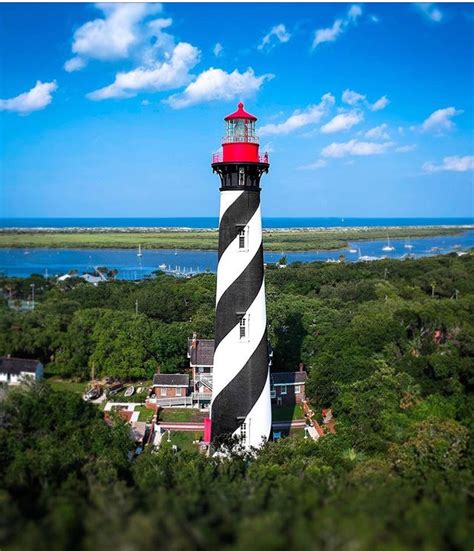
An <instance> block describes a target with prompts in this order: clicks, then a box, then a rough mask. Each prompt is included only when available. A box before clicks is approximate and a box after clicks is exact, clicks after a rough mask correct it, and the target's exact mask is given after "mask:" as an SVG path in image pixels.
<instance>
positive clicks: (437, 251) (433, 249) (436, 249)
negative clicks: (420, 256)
mask: <svg viewBox="0 0 474 551" xmlns="http://www.w3.org/2000/svg"><path fill="white" fill-rule="evenodd" d="M428 252H430V253H440V252H441V249H440V248H439V247H431V249H430V250H429V251H428Z"/></svg>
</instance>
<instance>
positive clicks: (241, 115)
mask: <svg viewBox="0 0 474 551" xmlns="http://www.w3.org/2000/svg"><path fill="white" fill-rule="evenodd" d="M237 107H238V109H237V111H236V112H235V113H232V114H231V115H227V117H225V119H224V120H225V121H231V120H233V119H248V120H251V121H256V120H257V117H254V116H253V115H251V114H250V113H247V111H244V104H243V103H242V102H240V103H239V105H238V106H237Z"/></svg>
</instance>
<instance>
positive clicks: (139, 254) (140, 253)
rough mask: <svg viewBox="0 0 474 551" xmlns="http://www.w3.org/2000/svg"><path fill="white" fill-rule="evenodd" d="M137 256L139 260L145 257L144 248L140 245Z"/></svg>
mask: <svg viewBox="0 0 474 551" xmlns="http://www.w3.org/2000/svg"><path fill="white" fill-rule="evenodd" d="M137 256H138V257H139V258H140V257H141V256H143V253H142V246H141V245H138V252H137Z"/></svg>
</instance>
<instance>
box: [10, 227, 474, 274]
mask: <svg viewBox="0 0 474 551" xmlns="http://www.w3.org/2000/svg"><path fill="white" fill-rule="evenodd" d="M386 244H387V243H386V241H385V240H374V241H352V242H350V244H349V247H348V248H347V249H339V250H334V251H306V252H288V253H287V252H285V251H281V252H266V253H265V255H264V257H265V262H266V263H275V262H277V261H278V260H279V258H280V257H281V256H282V253H283V254H284V255H285V256H286V258H287V262H288V263H293V262H314V261H321V262H324V261H331V260H337V259H338V258H339V257H340V255H344V257H345V259H346V261H347V262H357V261H359V257H360V256H369V257H376V258H382V257H387V258H397V259H403V258H404V257H405V255H406V254H407V253H411V254H413V255H415V257H416V258H420V257H423V256H434V255H437V254H447V253H450V252H461V251H465V250H467V249H469V248H472V247H474V230H468V231H465V232H463V233H462V234H459V235H453V236H451V235H450V236H446V235H444V236H435V237H423V238H418V239H412V240H411V245H412V246H413V248H412V249H407V248H405V244H406V242H405V239H392V240H391V245H392V246H393V247H394V250H393V251H383V250H382V248H383V247H384V246H385V245H386ZM350 249H353V250H356V252H350ZM142 252H143V256H141V257H138V256H137V251H136V250H133V249H24V248H23V249H0V272H2V273H3V274H5V275H7V276H15V277H26V276H29V275H31V274H33V273H35V274H41V275H46V276H48V277H51V276H58V275H62V274H65V273H67V272H69V271H70V270H77V271H78V272H79V273H80V274H81V273H84V272H93V271H94V269H95V268H97V267H99V266H106V267H107V268H109V269H112V268H115V269H117V270H118V276H117V279H127V280H135V279H136V280H138V279H143V278H144V277H146V276H149V275H150V274H152V273H153V272H154V271H156V270H160V269H162V270H164V271H170V272H174V273H179V274H180V275H187V274H194V273H202V272H206V271H209V272H215V271H216V268H217V252H216V251H200V250H197V251H196V250H179V249H178V250H177V251H175V250H164V249H163V250H159V249H154V250H150V249H144V250H143V251H142Z"/></svg>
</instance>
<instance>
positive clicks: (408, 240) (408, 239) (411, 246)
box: [405, 237, 413, 249]
mask: <svg viewBox="0 0 474 551" xmlns="http://www.w3.org/2000/svg"><path fill="white" fill-rule="evenodd" d="M405 249H413V245H412V244H411V242H410V238H409V237H407V238H406V239H405Z"/></svg>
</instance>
